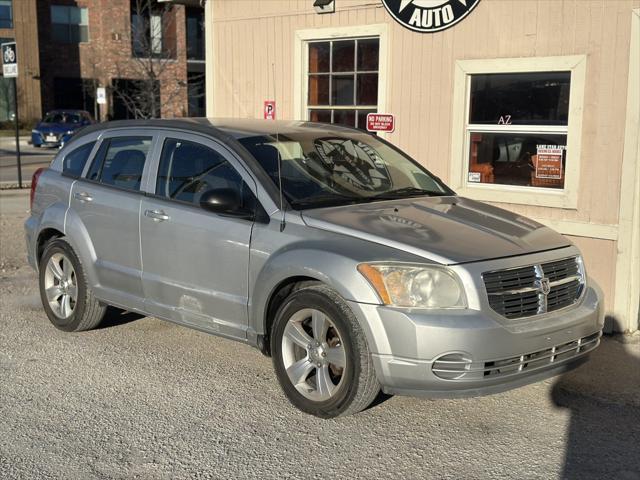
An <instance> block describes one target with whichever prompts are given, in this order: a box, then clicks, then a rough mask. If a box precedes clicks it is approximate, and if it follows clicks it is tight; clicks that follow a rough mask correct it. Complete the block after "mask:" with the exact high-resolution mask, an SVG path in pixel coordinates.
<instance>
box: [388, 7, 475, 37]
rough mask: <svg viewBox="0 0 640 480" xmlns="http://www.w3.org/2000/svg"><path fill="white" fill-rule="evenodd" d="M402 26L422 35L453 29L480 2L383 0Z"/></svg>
mask: <svg viewBox="0 0 640 480" xmlns="http://www.w3.org/2000/svg"><path fill="white" fill-rule="evenodd" d="M382 3H383V5H384V7H385V8H386V9H387V11H388V12H389V13H390V14H391V16H392V17H393V18H394V19H395V20H396V21H397V22H398V23H400V24H402V26H404V27H406V28H409V29H411V30H414V31H416V32H422V33H433V32H439V31H441V30H446V29H447V28H450V27H453V26H454V25H455V24H456V23H458V22H459V21H460V20H462V19H463V18H464V17H466V16H467V15H469V13H470V12H471V10H473V9H474V8H475V7H476V5H478V3H480V0H382Z"/></svg>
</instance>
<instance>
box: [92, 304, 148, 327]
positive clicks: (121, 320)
mask: <svg viewBox="0 0 640 480" xmlns="http://www.w3.org/2000/svg"><path fill="white" fill-rule="evenodd" d="M141 318H145V317H144V315H140V314H139V313H135V312H128V311H126V310H122V309H120V308H116V307H108V308H107V313H106V315H105V317H104V319H103V320H102V322H100V325H99V326H98V330H102V329H103V328H112V327H117V326H120V325H126V324H127V323H130V322H134V321H136V320H140V319H141Z"/></svg>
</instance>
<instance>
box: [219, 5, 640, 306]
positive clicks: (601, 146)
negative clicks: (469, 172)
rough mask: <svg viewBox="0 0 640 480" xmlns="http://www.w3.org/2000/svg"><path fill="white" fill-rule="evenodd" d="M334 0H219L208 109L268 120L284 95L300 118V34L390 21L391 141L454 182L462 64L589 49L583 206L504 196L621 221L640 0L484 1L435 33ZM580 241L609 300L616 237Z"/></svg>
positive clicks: (530, 210)
mask: <svg viewBox="0 0 640 480" xmlns="http://www.w3.org/2000/svg"><path fill="white" fill-rule="evenodd" d="M336 3H337V12H336V13H335V14H328V15H317V14H315V13H314V11H313V9H312V8H311V4H312V2H310V1H309V0H271V1H265V0H242V1H225V0H215V1H214V2H213V10H212V14H213V22H212V27H213V29H214V31H213V44H214V46H215V49H214V59H213V62H214V67H213V71H214V89H213V92H209V94H213V105H214V108H213V112H210V114H213V115H214V116H231V117H257V118H260V117H261V116H262V105H263V101H264V100H268V99H273V98H274V97H275V99H276V100H277V115H278V117H279V118H281V119H295V117H296V116H297V112H294V107H293V105H294V100H293V90H294V86H293V81H294V77H295V75H294V71H293V65H294V58H293V55H294V37H295V31H296V30H302V29H310V28H323V27H340V26H356V25H367V24H375V23H387V24H388V26H389V63H388V81H387V92H386V93H387V104H386V110H387V111H388V112H392V113H395V114H396V116H397V128H396V131H395V132H394V133H393V134H391V135H390V137H389V139H390V140H391V141H392V142H394V143H395V144H397V145H399V146H400V147H401V148H403V149H404V150H406V151H407V152H408V153H410V154H411V155H412V156H414V157H415V158H416V159H417V160H418V161H420V162H421V163H423V164H424V165H426V166H427V167H428V168H429V169H430V170H431V171H433V172H434V173H436V174H437V175H438V176H440V177H442V178H443V179H445V180H446V179H447V178H448V177H449V175H450V173H449V172H450V162H451V161H452V152H451V142H452V134H451V125H452V99H453V75H454V65H455V62H456V60H464V59H484V58H498V57H547V56H561V55H586V56H587V72H586V84H585V100H584V116H583V132H582V161H581V172H580V186H579V192H578V208H577V209H575V210H574V209H558V208H548V207H540V206H536V205H514V204H499V203H497V204H498V205H500V206H502V207H504V208H508V209H510V210H513V211H516V212H518V213H521V214H523V215H526V216H530V217H534V218H538V219H548V220H551V221H565V222H566V221H569V222H585V223H587V222H591V223H596V224H602V225H614V226H615V225H616V224H617V222H618V212H619V201H620V198H619V193H618V192H619V191H620V175H621V165H622V156H623V144H624V135H625V129H624V119H625V111H626V101H627V76H628V68H629V44H630V41H631V39H630V28H631V11H632V9H633V8H638V7H640V0H482V1H481V2H480V4H479V5H478V7H477V8H476V9H475V10H474V11H473V12H472V14H471V15H469V16H468V17H467V18H466V19H464V20H463V21H462V22H460V23H459V24H458V25H456V26H455V27H454V28H451V29H448V30H445V31H443V32H439V33H437V34H419V33H415V32H412V31H409V30H407V29H405V28H403V27H402V26H400V25H399V24H398V23H396V22H395V21H393V19H392V18H391V17H390V16H389V15H388V13H387V12H386V10H385V9H384V8H383V7H382V5H381V3H380V2H377V1H372V0H360V1H358V0H352V1H347V0H339V1H338V2H336ZM272 65H273V66H274V67H272ZM272 68H275V82H274V72H273V70H272ZM456 161H457V160H456ZM614 229H615V227H614ZM587 236H588V234H587ZM576 243H578V245H579V246H580V247H581V248H583V250H584V252H585V256H586V258H587V265H588V266H589V271H590V273H591V274H592V275H593V276H594V277H595V278H596V279H597V280H598V281H599V283H600V284H601V285H602V287H603V289H604V290H605V292H606V293H607V302H608V305H609V306H611V304H610V303H609V302H610V301H611V299H612V298H613V285H614V278H615V262H616V242H615V241H612V240H599V239H591V238H576Z"/></svg>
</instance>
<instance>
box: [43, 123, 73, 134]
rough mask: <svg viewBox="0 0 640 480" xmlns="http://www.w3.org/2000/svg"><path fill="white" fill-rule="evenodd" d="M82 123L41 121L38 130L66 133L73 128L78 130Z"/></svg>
mask: <svg viewBox="0 0 640 480" xmlns="http://www.w3.org/2000/svg"><path fill="white" fill-rule="evenodd" d="M78 128H80V125H77V124H75V123H44V122H42V123H39V124H38V125H37V126H36V130H38V131H39V132H42V133H66V132H69V131H71V130H74V131H75V130H77V129H78Z"/></svg>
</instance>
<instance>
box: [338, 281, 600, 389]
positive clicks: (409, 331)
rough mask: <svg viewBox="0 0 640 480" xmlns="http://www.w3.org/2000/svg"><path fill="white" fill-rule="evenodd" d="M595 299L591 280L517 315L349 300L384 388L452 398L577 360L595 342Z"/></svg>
mask: <svg viewBox="0 0 640 480" xmlns="http://www.w3.org/2000/svg"><path fill="white" fill-rule="evenodd" d="M601 299H602V293H601V291H600V289H599V287H597V285H595V284H594V283H593V282H591V284H590V286H589V287H588V288H587V290H586V292H585V295H584V296H583V298H582V299H581V301H580V303H579V304H577V305H575V306H573V307H570V308H567V309H565V310H561V311H557V312H551V313H548V314H544V315H540V316H537V317H532V318H530V319H527V320H525V321H519V322H509V321H508V320H506V319H504V318H502V317H500V316H499V315H497V314H495V312H493V311H490V312H485V311H478V310H440V311H430V312H427V311H424V310H410V309H399V308H391V307H384V306H380V305H369V304H360V303H356V302H350V306H351V308H352V309H353V311H354V313H355V314H356V316H357V317H358V318H359V319H360V321H361V325H363V327H364V330H365V333H366V335H367V340H368V342H369V346H370V348H371V351H372V358H373V362H374V366H375V369H376V373H377V376H378V380H379V382H380V384H381V385H382V389H383V391H385V392H386V393H391V394H406V395H427V396H431V397H449V398H451V397H464V396H478V395H485V394H490V393H497V392H500V391H504V390H508V389H511V388H515V387H519V386H522V385H525V384H528V383H533V382H536V381H539V380H542V379H545V378H548V377H552V376H554V375H557V374H560V373H563V372H565V371H567V370H569V369H571V368H573V367H575V366H577V365H579V364H580V363H581V362H583V361H584V360H585V359H586V356H587V355H588V353H589V352H590V351H592V350H593V349H594V348H596V347H597V346H598V344H599V343H600V335H601V331H602V327H603V325H604V312H603V306H602V300H601ZM443 377H444V378H443Z"/></svg>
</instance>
